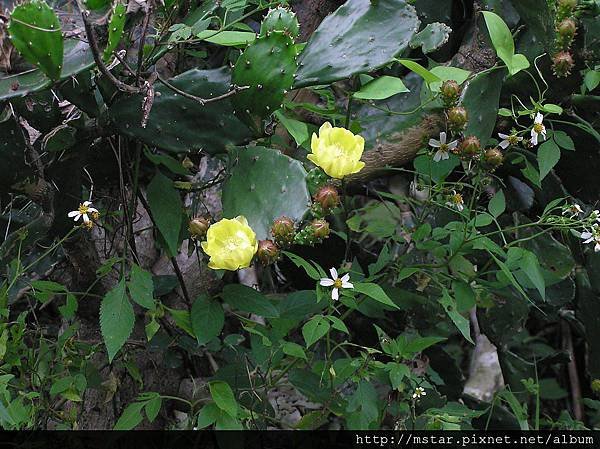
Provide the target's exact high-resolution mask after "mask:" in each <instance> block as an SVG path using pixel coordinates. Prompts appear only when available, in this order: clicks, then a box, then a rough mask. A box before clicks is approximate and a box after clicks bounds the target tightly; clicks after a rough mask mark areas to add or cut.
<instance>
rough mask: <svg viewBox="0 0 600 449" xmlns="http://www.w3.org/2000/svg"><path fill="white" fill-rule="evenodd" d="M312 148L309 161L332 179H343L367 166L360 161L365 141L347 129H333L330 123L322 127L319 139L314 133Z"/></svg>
mask: <svg viewBox="0 0 600 449" xmlns="http://www.w3.org/2000/svg"><path fill="white" fill-rule="evenodd" d="M310 148H311V149H312V153H311V154H309V155H308V159H309V160H311V161H312V162H313V163H314V164H315V165H318V166H319V167H321V168H322V169H323V170H324V171H325V173H327V174H328V175H329V176H331V177H332V178H337V179H342V178H343V177H344V176H347V175H351V174H352V173H358V172H359V171H361V170H362V168H363V167H364V166H365V163H364V162H361V160H360V158H361V156H362V153H363V150H364V148H365V139H363V138H362V137H361V136H358V135H354V134H353V133H352V132H351V131H348V130H347V129H345V128H333V127H332V126H331V123H329V122H325V123H323V125H321V128H319V136H318V137H317V135H316V134H315V133H313V135H312V140H311V143H310Z"/></svg>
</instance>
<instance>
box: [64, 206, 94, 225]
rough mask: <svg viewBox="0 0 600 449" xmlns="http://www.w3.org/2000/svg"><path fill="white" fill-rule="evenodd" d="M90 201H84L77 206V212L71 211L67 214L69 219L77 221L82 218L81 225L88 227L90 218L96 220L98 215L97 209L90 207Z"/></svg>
mask: <svg viewBox="0 0 600 449" xmlns="http://www.w3.org/2000/svg"><path fill="white" fill-rule="evenodd" d="M91 206H92V202H91V201H84V202H83V203H81V204H80V205H79V208H78V209H77V210H73V211H71V212H69V213H68V214H67V216H68V217H69V218H72V219H73V221H77V220H79V219H80V218H83V224H84V225H86V226H88V227H89V223H91V220H90V216H91V217H92V218H93V219H97V218H98V216H99V215H100V212H98V209H96V208H94V207H91Z"/></svg>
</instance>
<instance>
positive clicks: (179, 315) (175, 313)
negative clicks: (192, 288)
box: [165, 307, 194, 337]
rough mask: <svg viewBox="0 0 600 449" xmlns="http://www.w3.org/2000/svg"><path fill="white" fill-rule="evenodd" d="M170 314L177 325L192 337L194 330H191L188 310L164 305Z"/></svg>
mask: <svg viewBox="0 0 600 449" xmlns="http://www.w3.org/2000/svg"><path fill="white" fill-rule="evenodd" d="M165 308H166V309H167V310H168V311H169V313H170V314H171V318H173V321H175V324H176V325H177V327H179V328H180V329H181V330H183V331H185V332H186V333H187V334H188V335H190V337H194V331H193V330H192V320H191V318H190V312H188V311H187V310H182V309H171V308H169V307H165Z"/></svg>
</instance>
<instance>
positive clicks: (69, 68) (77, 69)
mask: <svg viewBox="0 0 600 449" xmlns="http://www.w3.org/2000/svg"><path fill="white" fill-rule="evenodd" d="M93 65H94V58H93V56H92V52H91V51H90V47H89V45H88V44H86V43H85V42H82V41H80V40H76V39H67V40H65V45H64V58H63V68H62V72H61V79H66V78H70V77H72V76H75V75H77V74H78V73H81V72H83V71H84V70H87V69H89V68H91V67H92V66H93ZM51 84H52V80H51V79H50V78H48V77H47V76H46V75H45V74H44V72H43V71H42V70H40V69H36V70H31V71H27V72H23V73H19V74H17V75H12V76H7V77H2V78H0V100H6V99H8V98H13V97H23V96H25V95H28V94H30V93H32V92H38V91H40V90H43V89H46V88H47V87H48V86H50V85H51Z"/></svg>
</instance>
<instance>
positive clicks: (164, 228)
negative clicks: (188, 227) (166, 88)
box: [148, 172, 183, 255]
mask: <svg viewBox="0 0 600 449" xmlns="http://www.w3.org/2000/svg"><path fill="white" fill-rule="evenodd" d="M148 204H149V206H150V211H151V212H152V217H153V218H154V221H155V222H156V226H157V227H158V230H159V232H160V234H161V235H162V237H163V239H164V241H165V243H166V244H167V249H168V251H169V252H170V253H171V255H175V254H177V247H178V243H179V231H180V229H181V221H182V211H183V204H182V202H181V198H180V196H179V192H178V191H177V190H175V187H173V182H172V181H171V180H170V179H169V178H167V177H166V176H165V175H163V174H162V173H161V172H157V173H156V175H155V176H154V178H152V181H151V182H150V184H149V185H148Z"/></svg>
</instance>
